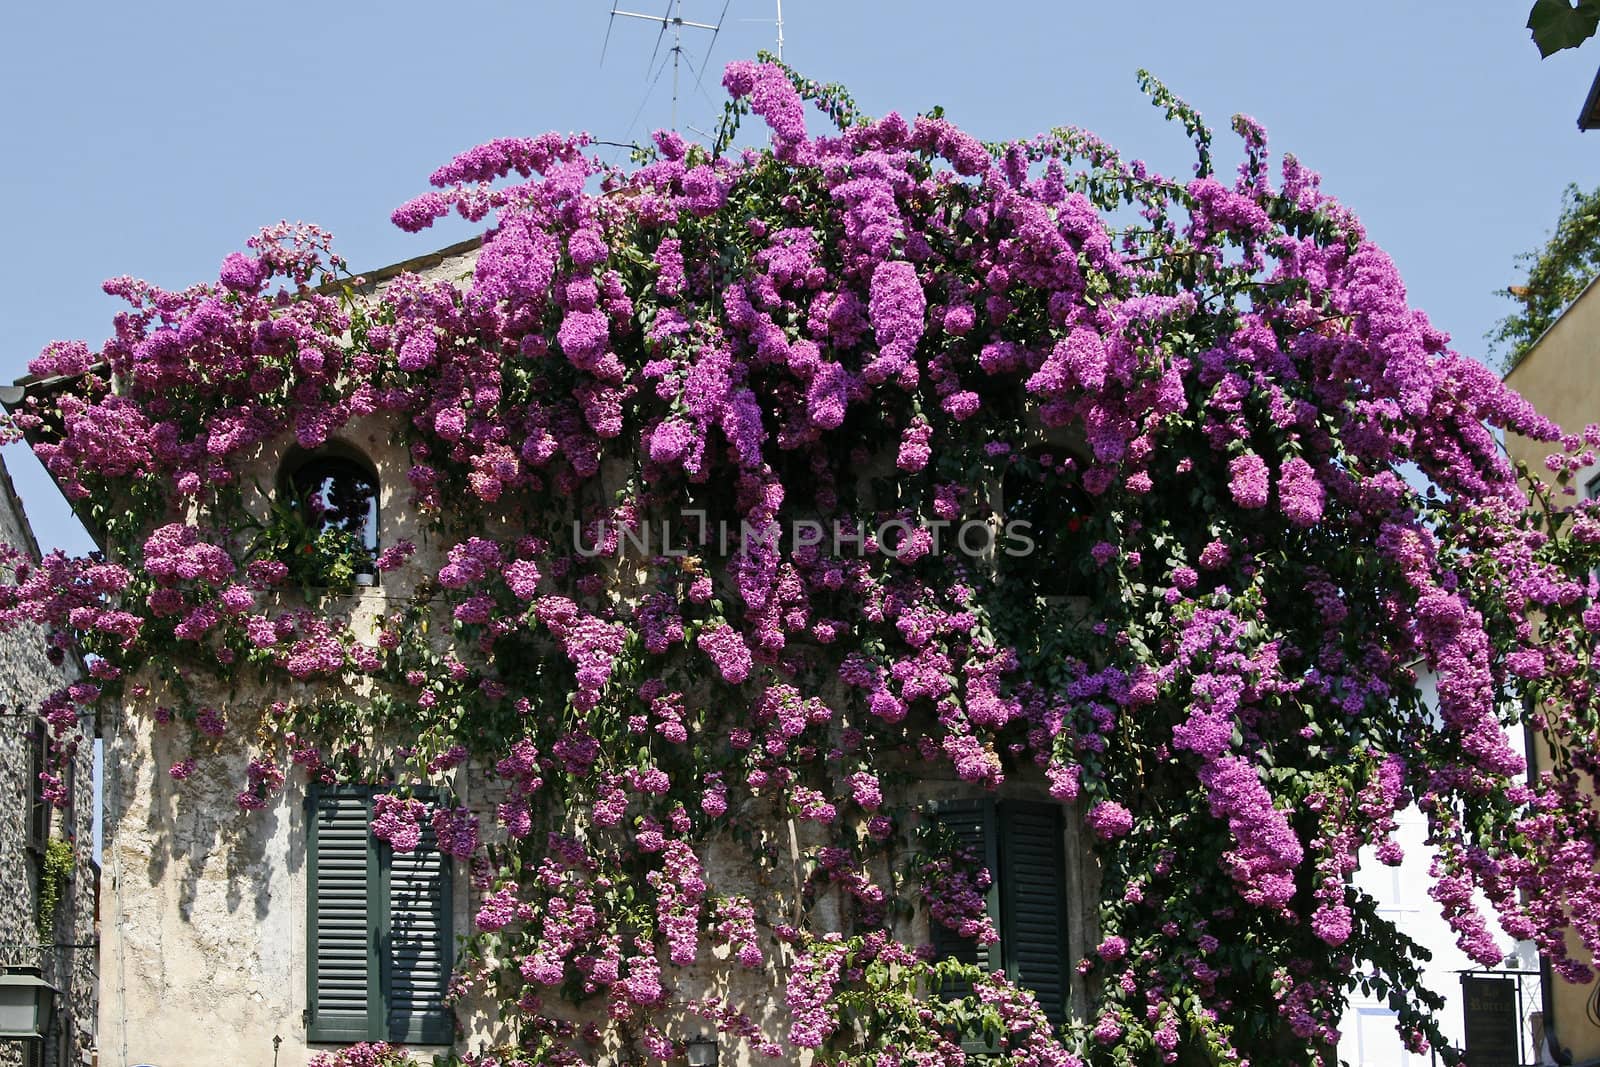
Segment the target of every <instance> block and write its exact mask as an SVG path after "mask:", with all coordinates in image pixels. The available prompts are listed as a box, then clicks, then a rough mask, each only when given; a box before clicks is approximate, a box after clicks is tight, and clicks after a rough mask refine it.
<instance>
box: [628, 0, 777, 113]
mask: <svg viewBox="0 0 1600 1067" xmlns="http://www.w3.org/2000/svg"><path fill="white" fill-rule="evenodd" d="M732 2H733V0H723V4H722V14H721V15H718V16H717V21H716V24H715V25H713V24H712V23H709V22H690V21H689V20H688V19H686V18H684V17H683V0H667V9H666V11H665V12H664V13H663V14H660V15H645V14H641V13H640V12H638V11H623V10H622V9H621V8H619V7H617V3H618V0H611V20H610V21H609V22H607V23H606V39H605V43H604V44H602V45H601V46H600V62H601V63H604V62H605V61H606V48H607V47H608V46H609V45H610V44H611V27H612V26H613V25H615V24H616V21H617V18H618V16H621V17H622V18H629V19H643V20H644V21H645V22H653V23H655V24H656V25H658V26H660V27H661V32H659V33H658V34H656V47H655V51H653V52H651V53H650V65H651V66H654V65H655V62H656V56H657V55H659V54H660V52H661V42H662V41H663V40H664V39H665V38H666V35H667V31H668V30H671V31H672V47H671V49H669V51H670V52H671V53H672V128H673V129H677V128H678V65H679V63H680V62H682V60H683V31H684V30H686V29H690V30H710V31H711V42H710V44H708V45H707V46H706V53H707V55H709V54H710V52H711V48H712V46H713V45H715V44H716V43H717V34H719V33H721V32H722V20H723V18H724V16H726V15H727V14H728V5H729V4H731V3H732ZM780 25H781V23H780ZM782 36H783V35H782V31H781V30H780V31H779V39H780V40H781V39H782ZM779 47H780V48H781V47H782V45H781V44H780V46H779Z"/></svg>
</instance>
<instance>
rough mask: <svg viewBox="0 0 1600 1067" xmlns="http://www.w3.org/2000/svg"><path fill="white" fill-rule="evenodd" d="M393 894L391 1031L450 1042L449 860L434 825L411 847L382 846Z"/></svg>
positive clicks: (387, 928) (388, 975) (388, 974)
mask: <svg viewBox="0 0 1600 1067" xmlns="http://www.w3.org/2000/svg"><path fill="white" fill-rule="evenodd" d="M383 866H384V869H383V882H384V888H385V891H386V897H387V900H388V907H387V909H386V911H385V915H384V920H383V921H384V928H383V931H382V933H381V935H380V938H381V943H382V945H383V951H384V957H383V976H384V981H383V991H384V1016H385V1025H386V1028H387V1033H386V1037H387V1039H388V1040H390V1041H403V1042H407V1043H410V1044H414V1045H415V1044H425V1045H448V1044H450V1043H451V1042H452V1041H454V1039H455V1027H454V1021H453V1019H452V1018H451V1015H450V1009H449V1007H448V1006H447V1005H446V1004H445V1002H444V996H445V992H446V990H447V989H448V987H449V982H450V968H451V964H452V963H453V962H454V952H453V945H452V940H451V936H450V865H449V863H448V861H447V860H446V857H445V856H444V854H443V853H442V852H440V851H439V843H438V841H437V839H436V838H435V837H434V833H433V827H431V826H429V825H427V824H426V823H424V824H423V827H422V842H421V843H420V844H419V845H418V846H417V848H416V849H415V850H413V851H411V852H395V851H393V850H391V849H389V848H387V847H385V848H384V850H383Z"/></svg>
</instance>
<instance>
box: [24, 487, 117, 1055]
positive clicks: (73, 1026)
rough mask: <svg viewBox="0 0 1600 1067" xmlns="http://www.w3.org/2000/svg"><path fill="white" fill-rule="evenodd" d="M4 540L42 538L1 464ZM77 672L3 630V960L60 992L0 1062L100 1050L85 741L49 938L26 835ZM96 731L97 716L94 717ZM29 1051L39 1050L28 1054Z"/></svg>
mask: <svg viewBox="0 0 1600 1067" xmlns="http://www.w3.org/2000/svg"><path fill="white" fill-rule="evenodd" d="M0 542H3V543H5V544H8V545H12V546H14V547H16V548H18V549H19V550H21V551H23V552H24V553H27V554H28V555H30V556H32V557H34V558H37V557H38V546H37V545H36V544H35V542H34V538H33V532H32V530H30V529H29V527H28V521H27V518H26V516H24V515H23V513H22V504H21V502H20V500H19V499H18V498H17V494H16V490H15V489H14V488H13V486H12V484H11V479H10V476H9V475H8V474H6V473H5V470H4V467H3V466H0ZM76 676H77V671H76V670H74V669H72V668H71V667H61V666H56V665H54V664H52V663H51V662H50V661H49V659H48V658H47V657H46V655H45V644H44V634H43V633H42V631H40V630H39V629H37V628H34V627H26V628H22V629H18V630H15V631H12V632H11V633H0V705H3V707H0V798H3V803H4V808H3V810H0V871H4V872H5V882H4V892H0V964H3V965H6V966H26V967H37V968H39V970H40V972H41V974H42V976H43V978H44V979H45V980H46V981H48V982H50V983H51V984H52V985H54V986H55V987H56V989H58V990H59V991H60V996H59V998H58V1000H57V1011H56V1017H55V1024H54V1027H53V1029H52V1033H51V1035H50V1037H49V1039H47V1040H46V1041H45V1042H44V1043H43V1045H42V1047H40V1048H36V1049H34V1050H33V1051H32V1052H31V1053H27V1054H25V1051H24V1049H23V1048H21V1047H19V1044H18V1043H16V1042H5V1043H3V1044H0V1065H7V1067H9V1065H11V1064H22V1063H38V1064H42V1065H43V1067H57V1065H60V1067H68V1065H72V1067H76V1065H78V1064H88V1063H90V1062H91V1059H92V1056H93V1053H94V1048H95V1016H96V996H97V987H96V983H97V974H96V971H97V962H96V949H95V939H96V922H95V902H96V890H97V886H96V879H97V877H98V870H97V868H96V867H95V865H94V862H93V857H92V851H93V849H92V841H93V820H94V759H93V747H92V743H91V742H90V741H89V740H85V742H84V743H83V744H81V745H80V746H79V747H78V748H77V751H76V753H75V755H74V757H73V783H72V784H73V790H72V803H71V805H70V807H68V808H66V809H63V810H59V811H57V810H52V811H50V812H49V826H48V828H47V835H48V837H50V838H55V839H59V840H62V841H67V842H70V843H71V847H72V853H73V857H74V863H73V866H72V877H71V879H70V880H69V881H68V882H67V884H66V885H65V886H63V887H61V889H60V892H59V902H58V903H57V905H56V907H55V909H54V914H53V915H52V916H51V917H50V919H51V922H50V926H51V929H50V930H49V935H50V936H49V937H48V938H45V937H44V935H43V931H41V928H40V917H39V906H40V891H41V884H42V879H43V875H44V854H45V853H44V849H42V848H40V847H38V843H37V842H34V841H31V840H30V836H31V835H30V832H29V822H30V819H29V811H30V798H31V797H32V796H33V792H34V791H33V785H34V782H33V774H32V762H33V761H32V757H31V752H30V750H31V748H32V741H31V735H32V729H33V724H34V723H35V721H36V716H35V715H34V710H35V709H36V708H37V707H38V705H39V703H40V701H42V700H43V699H44V698H45V697H46V696H48V695H49V694H50V693H51V692H52V691H54V690H56V689H59V688H60V687H62V686H63V685H66V684H68V683H69V681H71V680H72V679H73V678H74V677H76ZM90 728H91V732H92V724H90ZM28 1055H31V1056H32V1057H34V1058H33V1059H31V1060H30V1059H29V1058H27V1056H28Z"/></svg>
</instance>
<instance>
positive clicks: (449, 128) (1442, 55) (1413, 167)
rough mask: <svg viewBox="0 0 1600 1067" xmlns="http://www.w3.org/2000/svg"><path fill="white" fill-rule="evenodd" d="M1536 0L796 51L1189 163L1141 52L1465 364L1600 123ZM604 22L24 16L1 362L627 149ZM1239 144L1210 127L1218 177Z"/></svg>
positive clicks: (368, 11) (863, 87) (937, 35)
mask: <svg viewBox="0 0 1600 1067" xmlns="http://www.w3.org/2000/svg"><path fill="white" fill-rule="evenodd" d="M666 5H667V0H629V2H628V3H624V4H623V6H624V7H629V6H632V7H633V8H634V9H635V10H641V9H645V10H650V11H659V10H663V9H664V8H665V7H666ZM722 7H723V0H683V14H684V17H685V18H689V19H693V20H700V21H708V22H714V21H716V20H717V18H718V15H719V13H720V12H721V10H722ZM774 7H775V5H774V3H773V2H772V0H731V2H730V3H729V5H728V9H727V13H726V16H725V19H724V26H723V31H722V33H721V34H720V35H719V36H718V38H717V40H716V42H715V47H714V48H713V49H712V51H711V54H710V56H709V59H708V57H707V46H708V44H709V43H710V41H709V37H708V35H706V34H703V33H700V32H696V31H687V32H686V34H685V37H684V45H685V49H686V52H687V59H688V61H689V62H690V63H692V64H693V66H694V68H696V69H698V68H701V67H708V68H709V69H708V71H707V74H706V76H705V80H704V83H703V85H701V86H699V87H698V88H697V86H696V84H695V81H696V79H695V75H694V74H693V73H692V72H691V70H690V67H689V66H687V65H686V66H685V67H684V69H683V73H682V88H681V90H680V103H679V119H680V121H679V126H680V129H684V128H686V127H689V126H698V127H699V128H701V129H708V128H710V126H711V123H712V121H713V119H714V117H715V115H716V114H717V111H718V107H719V106H720V91H719V89H718V86H717V82H718V80H719V77H720V69H721V66H722V64H723V63H725V62H727V61H728V60H730V59H734V58H739V57H742V56H749V55H753V54H754V52H755V51H756V50H757V49H758V48H763V47H768V48H770V47H771V46H772V45H773V43H774V41H775V36H776V34H775V27H774V26H773V24H772V17H773V14H774ZM1527 7H1528V3H1527V0H1512V2H1500V0H1497V2H1490V0H1468V2H1457V3H1452V4H1448V5H1447V4H1442V3H1437V2H1433V3H1424V2H1420V0H1347V2H1346V3H1344V4H1339V5H1309V4H1300V3H1284V2H1282V0H1275V2H1270V3H1269V2H1242V0H1241V2H1226V0H1221V2H1212V3H1205V4H1199V3H1194V2H1192V0H1190V2H1187V3H1175V2H1167V0H1145V2H1144V3H1141V4H1139V5H1137V6H1136V7H1135V6H1134V5H1122V4H1106V3H1097V4H1084V3H1078V2H1073V0H1055V2H1045V0H1038V2H1034V0H1027V2H1014V3H1009V4H1002V3H993V2H990V3H972V2H963V3H937V2H927V0H923V2H918V3H886V2H877V0H854V2H851V3H843V2H833V0H790V2H789V3H788V4H786V5H785V9H784V14H785V18H786V21H785V26H784V36H785V53H784V57H785V59H787V60H788V61H789V62H790V63H792V64H794V65H795V66H796V67H798V68H799V69H800V70H802V71H803V72H805V73H806V74H808V75H809V76H812V77H815V78H818V79H822V80H830V81H842V82H844V83H845V84H846V85H848V86H849V87H850V88H851V90H852V91H853V92H854V94H855V96H856V98H857V100H858V101H859V102H860V104H861V105H862V106H863V107H864V108H865V110H867V111H868V112H870V113H873V114H881V113H883V112H885V111H888V110H890V109H895V110H899V111H901V112H903V113H906V114H911V113H915V112H917V111H921V110H926V109H927V108H929V107H931V106H933V105H935V104H942V105H943V106H944V107H945V109H946V112H947V114H948V116H949V117H950V118H951V119H953V120H954V121H956V122H958V123H960V124H961V125H963V126H964V127H966V128H967V129H968V130H970V131H971V132H973V133H974V134H976V135H977V136H980V137H983V138H985V139H1000V138H1007V137H1013V136H1021V135H1026V134H1030V133H1033V132H1036V131H1038V130H1041V129H1045V128H1048V127H1050V126H1055V125H1062V124H1074V125H1080V126H1086V127H1088V128H1090V129H1092V130H1095V131H1096V132H1098V133H1099V134H1101V135H1102V136H1104V137H1105V138H1107V139H1108V140H1110V141H1111V142H1112V143H1113V144H1115V145H1117V146H1118V147H1119V148H1120V149H1121V150H1122V151H1123V152H1124V154H1125V155H1128V156H1137V157H1143V158H1145V159H1147V160H1148V161H1150V162H1151V163H1152V164H1153V165H1155V166H1157V167H1161V168H1164V169H1167V170H1169V171H1171V172H1174V173H1186V170H1187V166H1188V159H1187V157H1186V155H1185V144H1184V141H1183V138H1182V136H1181V133H1180V132H1179V131H1178V130H1177V129H1176V128H1175V127H1171V126H1169V125H1168V124H1166V123H1165V122H1163V121H1162V120H1161V118H1160V115H1159V113H1158V112H1156V111H1155V110H1154V109H1152V108H1151V107H1150V106H1149V105H1148V104H1147V102H1146V101H1145V99H1144V98H1143V97H1142V96H1141V95H1140V94H1139V92H1138V90H1137V87H1136V85H1135V83H1134V71H1135V70H1136V69H1137V68H1139V67H1141V66H1143V67H1148V68H1149V69H1151V70H1152V71H1154V72H1155V73H1156V74H1157V75H1158V76H1160V77H1161V78H1163V79H1164V80H1166V81H1167V83H1168V84H1169V85H1171V86H1172V87H1173V89H1174V90H1176V91H1177V92H1179V93H1180V94H1181V95H1183V96H1185V97H1186V98H1188V99H1189V100H1190V101H1191V102H1192V103H1194V104H1195V105H1196V106H1198V107H1199V108H1200V109H1201V110H1202V111H1203V112H1204V113H1205V114H1206V115H1207V117H1208V118H1209V120H1210V121H1211V124H1212V125H1213V127H1215V128H1217V129H1218V130H1221V131H1225V130H1226V127H1227V120H1228V118H1229V116H1230V115H1232V114H1233V113H1235V112H1238V111H1243V112H1246V113H1249V114H1251V115H1253V116H1255V117H1256V118H1257V119H1259V120H1260V121H1262V122H1263V123H1265V124H1266V126H1267V128H1268V130H1269V132H1270V135H1271V138H1272V145H1273V148H1274V149H1275V150H1277V151H1283V150H1290V151H1293V152H1294V153H1295V154H1297V155H1298V156H1300V158H1301V159H1302V160H1304V161H1305V162H1306V163H1307V164H1308V165H1310V166H1311V167H1313V168H1314V169H1316V170H1318V171H1321V172H1322V174H1323V176H1324V188H1325V189H1326V190H1328V191H1329V192H1331V193H1333V194H1334V195H1336V196H1338V197H1339V198H1340V199H1341V200H1343V201H1344V202H1345V203H1347V204H1349V205H1350V206H1352V207H1353V208H1355V209H1356V211H1357V212H1358V213H1359V214H1360V215H1361V216H1362V217H1363V219H1364V220H1365V222H1366V224H1367V227H1368V231H1369V233H1370V234H1371V235H1372V236H1373V238H1374V239H1376V240H1377V241H1378V242H1379V243H1380V244H1382V245H1383V246H1384V247H1385V248H1387V249H1388V250H1389V252H1390V254H1391V255H1393V256H1394V258H1395V260H1396V262H1397V263H1398V264H1399V266H1400V269H1401V272H1402V274H1403V275H1404V277H1405V278H1406V280H1407V283H1408V287H1409V290H1410V293H1411V297H1412V300H1413V302H1414V303H1415V304H1416V305H1417V306H1419V307H1421V308H1423V309H1425V310H1426V311H1428V313H1429V314H1430V316H1432V318H1433V320H1434V322H1435V323H1437V324H1438V325H1440V326H1441V327H1443V328H1444V329H1446V330H1448V331H1450V333H1451V334H1452V335H1454V337H1455V340H1456V345H1457V347H1458V348H1460V349H1461V350H1462V351H1465V352H1467V353H1469V354H1473V355H1482V353H1483V348H1484V346H1483V341H1482V338H1483V334H1484V332H1485V331H1486V330H1487V329H1488V328H1489V327H1490V326H1491V325H1492V324H1493V323H1494V322H1495V320H1496V319H1497V318H1498V317H1499V316H1501V315H1502V314H1504V312H1505V310H1506V308H1507V306H1508V305H1507V304H1506V302H1505V301H1504V300H1503V299H1498V298H1496V296H1495V295H1494V293H1495V291H1496V290H1498V289H1503V288H1504V287H1505V286H1506V285H1507V284H1508V283H1510V282H1511V281H1513V280H1514V276H1513V257H1514V256H1515V255H1516V254H1517V253H1519V252H1521V251H1524V250H1526V249H1528V248H1530V247H1532V246H1534V245H1535V244H1537V243H1538V242H1539V241H1540V240H1541V239H1542V237H1543V236H1544V234H1545V233H1546V232H1547V231H1548V230H1549V228H1550V225H1551V224H1552V222H1553V220H1554V217H1555V214H1556V211H1557V207H1558V199H1559V195H1560V192H1561V189H1562V188H1563V187H1564V186H1565V185H1566V184H1567V183H1568V182H1569V181H1577V182H1579V183H1580V184H1585V185H1587V186H1591V187H1592V186H1593V185H1594V184H1595V183H1596V182H1597V181H1600V177H1597V167H1596V164H1597V162H1600V132H1596V133H1594V134H1587V135H1585V134H1580V133H1579V132H1578V130H1577V128H1576V125H1575V122H1574V119H1575V116H1576V114H1577V110H1578V107H1579V105H1580V103H1581V102H1582V99H1583V96H1584V93H1585V91H1586V90H1587V88H1588V86H1589V83H1590V81H1591V79H1592V78H1593V77H1594V73H1595V69H1596V66H1597V65H1600V44H1592V45H1590V46H1589V47H1586V48H1584V49H1581V50H1579V51H1577V52H1567V53H1563V54H1561V55H1559V56H1557V57H1554V58H1552V59H1550V60H1546V61H1543V62H1541V61H1540V60H1539V58H1538V54H1537V52H1536V51H1535V50H1534V48H1533V46H1532V45H1531V44H1530V43H1529V41H1528V35H1527V31H1526V30H1524V29H1523V22H1524V20H1525V19H1526V16H1527ZM609 10H610V3H609V0H565V2H563V3H560V4H554V3H540V2H538V0H523V2H521V3H516V4H513V3H509V2H457V3H453V4H451V5H448V6H447V5H443V4H432V5H422V4H417V3H410V2H402V0H389V2H385V3H382V4H378V3H374V2H370V0H345V2H343V3H339V4H320V3H319V4H314V5H313V4H296V3H278V4H273V5H248V4H231V3H215V2H208V3H204V4H200V3H192V2H186V0H169V2H166V3H162V4H160V5H128V4H116V5H111V4H101V3H87V4H74V5H46V4H25V5H11V6H10V7H9V8H8V9H7V10H6V12H5V14H4V15H3V16H0V20H3V21H0V145H3V146H4V147H3V149H0V152H3V158H4V159H5V160H6V163H7V165H6V166H5V167H3V168H0V203H3V204H5V205H6V206H7V213H8V218H7V220H6V224H5V231H6V239H5V247H4V252H5V254H4V255H3V256H0V377H3V378H5V379H7V380H9V379H11V378H14V377H16V376H19V375H21V374H22V373H23V372H24V369H25V365H26V363H27V361H28V360H29V359H30V358H31V357H32V356H33V355H35V354H36V353H37V352H38V350H39V349H40V348H41V347H42V346H43V345H44V344H45V343H46V342H48V341H50V340H52V339H55V338H84V339H87V340H89V341H90V342H91V343H92V344H98V343H99V342H100V341H102V340H103V339H104V338H105V337H106V335H107V334H108V333H109V330H110V318H111V315H112V314H113V313H114V311H115V310H116V306H117V305H116V304H115V302H114V301H112V300H111V299H110V298H109V297H106V296H104V295H103V294H102V293H101V292H100V290H99V285H100V282H101V281H102V280H104V279H105V278H108V277H112V276H115V275H119V274H135V275H139V276H142V277H146V278H149V279H151V280H153V281H155V282H158V283H160V284H163V285H168V286H174V287H176V286H181V285H184V284H187V283H189V282H192V281H196V280H202V279H211V278H214V277H215V271H216V268H217V265H218V264H219V263H220V262H221V260H222V257H223V256H224V255H226V254H227V253H228V252H231V251H234V250H236V249H239V248H241V247H242V245H243V242H244V240H245V238H246V237H248V236H249V235H250V234H251V233H253V232H254V231H255V230H256V229H257V228H259V227H260V226H261V225H263V224H266V223H270V222H274V221H277V220H278V219H281V218H289V219H303V220H306V221H309V222H315V223H317V224H319V225H321V226H323V227H325V228H327V229H330V230H332V231H333V232H334V234H335V235H336V237H337V238H338V247H339V249H340V250H341V251H342V252H343V254H344V255H345V256H346V257H347V258H348V259H349V260H350V262H351V263H352V265H353V266H354V267H355V268H357V269H361V268H367V267H374V266H379V265H382V264H385V263H389V262H393V261H395V260H398V259H403V258H406V257H409V256H412V255H417V254H420V253H422V252H425V251H428V250H430V249H431V248H433V247H436V246H439V245H442V244H446V243H449V242H450V241H454V240H457V239H459V238H461V237H464V236H467V235H468V233H469V232H470V231H469V230H468V229H467V228H466V227H465V226H464V225H455V226H447V227H443V228H436V229H434V230H432V231H425V232H424V233H422V234H420V235H414V236H413V235H406V234H403V233H401V232H400V231H398V230H397V229H395V228H394V227H393V226H392V225H390V223H389V221H388V216H389V212H390V211H391V210H392V209H393V208H394V207H395V206H397V205H398V204H399V203H401V202H402V201H403V200H405V199H407V198H409V197H410V196H412V195H414V194H416V193H418V192H420V191H422V190H423V189H424V188H425V187H426V178H427V175H428V173H429V172H430V171H432V170H433V168H435V167H436V166H438V165H439V164H440V163H442V162H443V161H445V160H446V159H448V158H449V157H450V156H451V155H453V154H454V153H456V152H457V151H459V150H461V149H464V148H466V147H469V146H470V145H472V144H475V143H477V142H479V141H482V140H485V139H487V138H490V137H494V136H502V135H517V134H533V133H539V132H543V131H545V130H548V129H558V130H579V129H584V130H588V131H590V132H591V133H593V134H594V135H595V136H596V137H600V138H605V139H611V140H629V139H639V138H642V137H644V136H645V135H646V134H647V133H648V131H649V130H650V129H651V128H653V127H655V126H661V125H666V124H667V122H668V120H669V114H670V109H671V99H670V97H671V93H670V88H669V86H670V82H671V77H672V75H671V70H670V68H669V69H667V70H666V71H665V72H664V73H663V74H662V75H661V76H660V78H659V80H658V81H655V83H654V89H653V91H651V85H652V79H653V78H654V77H655V74H656V70H655V69H654V68H651V67H650V65H649V64H650V57H651V51H652V48H653V46H654V45H655V41H656V31H655V30H654V29H653V28H652V27H650V26H648V25H647V24H645V23H643V22H633V21H628V20H620V19H619V20H617V22H616V24H615V26H614V27H613V28H612V32H611V39H610V45H609V51H608V54H607V56H606V59H605V63H604V65H603V66H602V65H601V62H600V52H601V43H602V40H603V39H604V37H605V34H606V28H607V21H608V18H607V15H608V11H609ZM658 63H659V60H658ZM708 97H709V98H708ZM713 100H716V101H717V103H716V104H714V103H713V102H712V101H713ZM636 115H637V116H638V118H637V119H635V116H636ZM1230 137H1231V135H1227V134H1225V133H1222V134H1219V141H1220V142H1222V143H1223V145H1224V148H1223V152H1222V159H1223V161H1224V162H1223V166H1225V167H1226V168H1227V169H1229V170H1231V163H1232V159H1233V151H1232V144H1231V140H1230ZM1219 169H1220V168H1219ZM6 458H7V462H8V463H9V464H10V466H11V467H12V469H13V474H14V477H15V479H16V481H17V483H18V488H19V490H20V491H21V493H22V495H23V498H24V501H25V504H26V506H27V507H28V510H29V512H30V515H31V516H32V519H33V523H34V527H35V529H36V531H37V533H38V535H39V538H40V540H41V542H42V543H44V545H45V546H46V547H50V546H54V545H61V546H63V547H67V548H69V549H73V550H83V549H85V548H86V547H87V540H86V539H85V538H84V537H83V535H82V533H81V531H77V530H75V529H74V527H73V524H72V523H71V522H70V518H69V517H68V516H67V513H66V510H65V507H64V505H62V504H61V503H60V501H59V499H58V498H57V497H56V496H55V494H54V491H53V489H51V487H50V486H49V483H48V481H47V480H46V479H45V478H44V476H43V475H42V473H41V472H40V471H39V470H38V468H37V465H36V464H34V463H33V462H32V461H31V458H29V457H28V456H26V455H25V454H21V453H20V451H19V449H18V448H15V447H13V448H12V449H9V450H8V451H7V453H6Z"/></svg>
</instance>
